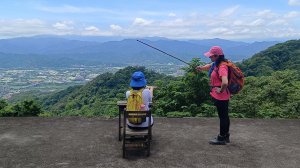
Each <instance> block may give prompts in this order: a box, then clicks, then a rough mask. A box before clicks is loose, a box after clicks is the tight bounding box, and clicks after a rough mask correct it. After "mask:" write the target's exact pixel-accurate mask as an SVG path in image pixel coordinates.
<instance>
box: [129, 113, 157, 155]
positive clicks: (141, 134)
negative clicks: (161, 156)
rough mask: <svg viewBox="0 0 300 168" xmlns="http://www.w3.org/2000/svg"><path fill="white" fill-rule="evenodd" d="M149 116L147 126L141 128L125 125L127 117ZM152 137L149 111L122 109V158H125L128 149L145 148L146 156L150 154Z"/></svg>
mask: <svg viewBox="0 0 300 168" xmlns="http://www.w3.org/2000/svg"><path fill="white" fill-rule="evenodd" d="M146 117H148V118H149V122H148V128H147V129H143V130H135V129H130V128H128V126H127V119H129V118H141V119H142V118H146ZM151 137H152V128H151V111H126V110H125V111H124V122H123V158H126V153H127V151H128V150H138V149H142V150H146V152H147V154H146V155H147V157H148V156H149V155H150V141H151Z"/></svg>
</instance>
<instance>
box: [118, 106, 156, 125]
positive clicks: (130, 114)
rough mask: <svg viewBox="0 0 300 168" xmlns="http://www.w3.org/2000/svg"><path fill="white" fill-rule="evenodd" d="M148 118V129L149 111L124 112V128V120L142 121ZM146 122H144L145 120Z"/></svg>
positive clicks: (149, 123) (125, 122)
mask: <svg viewBox="0 0 300 168" xmlns="http://www.w3.org/2000/svg"><path fill="white" fill-rule="evenodd" d="M146 117H148V118H149V122H148V128H150V126H151V110H149V111H126V110H124V127H125V128H126V127H127V121H126V119H130V118H141V119H142V120H144V119H146ZM145 121H146V120H145Z"/></svg>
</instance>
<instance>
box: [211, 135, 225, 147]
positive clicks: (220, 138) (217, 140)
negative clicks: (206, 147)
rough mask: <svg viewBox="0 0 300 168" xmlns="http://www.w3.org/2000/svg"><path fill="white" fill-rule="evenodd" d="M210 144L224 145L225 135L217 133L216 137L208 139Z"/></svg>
mask: <svg viewBox="0 0 300 168" xmlns="http://www.w3.org/2000/svg"><path fill="white" fill-rule="evenodd" d="M209 144H211V145H226V141H225V136H221V135H218V136H217V138H214V139H212V140H210V141H209Z"/></svg>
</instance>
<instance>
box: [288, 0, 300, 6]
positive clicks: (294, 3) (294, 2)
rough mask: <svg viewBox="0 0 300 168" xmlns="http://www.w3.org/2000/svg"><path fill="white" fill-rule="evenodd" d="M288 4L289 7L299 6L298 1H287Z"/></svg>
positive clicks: (299, 0)
mask: <svg viewBox="0 0 300 168" xmlns="http://www.w3.org/2000/svg"><path fill="white" fill-rule="evenodd" d="M288 4H289V5H290V6H299V5H300V0H289V2H288Z"/></svg>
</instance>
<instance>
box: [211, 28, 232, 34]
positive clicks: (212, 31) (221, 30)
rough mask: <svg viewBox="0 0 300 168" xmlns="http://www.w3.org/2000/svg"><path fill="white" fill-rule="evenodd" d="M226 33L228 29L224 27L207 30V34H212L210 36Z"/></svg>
mask: <svg viewBox="0 0 300 168" xmlns="http://www.w3.org/2000/svg"><path fill="white" fill-rule="evenodd" d="M226 32H228V29H227V28H224V27H218V28H214V29H211V30H209V33H212V34H220V33H226Z"/></svg>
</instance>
